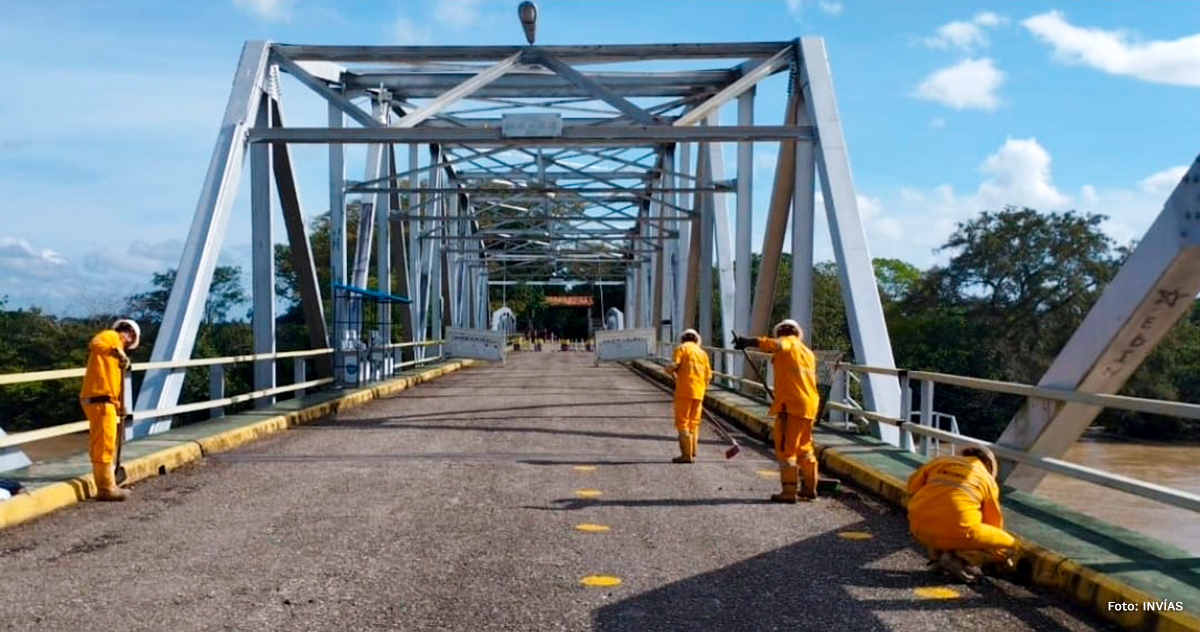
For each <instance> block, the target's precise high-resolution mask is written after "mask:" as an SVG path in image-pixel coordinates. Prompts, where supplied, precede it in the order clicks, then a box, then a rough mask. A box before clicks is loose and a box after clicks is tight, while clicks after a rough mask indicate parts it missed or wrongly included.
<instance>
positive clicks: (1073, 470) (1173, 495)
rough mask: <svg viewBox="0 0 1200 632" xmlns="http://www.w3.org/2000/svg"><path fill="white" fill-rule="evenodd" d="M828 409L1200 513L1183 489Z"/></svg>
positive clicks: (835, 405) (1199, 502)
mask: <svg viewBox="0 0 1200 632" xmlns="http://www.w3.org/2000/svg"><path fill="white" fill-rule="evenodd" d="M827 406H828V407H829V408H830V409H833V410H841V411H843V412H847V413H853V414H855V415H858V416H861V417H865V418H867V419H870V420H872V421H877V422H879V423H884V424H888V425H891V426H896V427H898V428H901V429H903V430H905V431H907V432H911V433H912V434H916V435H922V436H926V437H930V438H933V439H937V440H940V441H949V442H953V443H960V444H966V445H976V446H982V447H985V448H988V449H990V450H991V451H992V452H994V453H995V454H996V456H998V457H1000V458H1002V459H1007V460H1010V461H1015V462H1017V463H1022V464H1024V465H1030V466H1033V467H1036V468H1038V469H1042V470H1045V471H1047V472H1053V473H1055V474H1061V475H1063V476H1067V477H1070V478H1074V479H1078V480H1081V481H1086V482H1088V483H1092V484H1095V485H1100V486H1102V487H1107V488H1109V489H1116V490H1119V491H1123V492H1128V493H1130V494H1134V495H1137V496H1142V497H1144V498H1150V499H1152V500H1157V501H1159V502H1162V503H1165V504H1168V505H1171V506H1174V507H1179V508H1182V509H1188V510H1190V511H1195V512H1200V495H1196V494H1192V493H1190V492H1185V491H1183V490H1178V489H1173V488H1170V487H1165V486H1163V485H1158V484H1155V483H1150V482H1147V481H1142V480H1138V479H1135V478H1130V477H1128V476H1121V475H1120V474H1112V473H1109V472H1104V471H1102V470H1097V469H1095V468H1090V467H1087V466H1084V465H1078V464H1075V463H1071V462H1069V461H1063V460H1061V459H1054V458H1050V457H1045V456H1040V455H1037V454H1031V453H1028V452H1022V451H1020V450H1013V449H1012V448H1006V447H1004V446H1001V445H997V444H995V443H992V442H990V441H984V440H983V439H976V438H974V437H969V436H966V435H962V434H956V433H953V432H947V431H945V430H939V429H937V428H930V427H929V426H922V425H920V424H919V423H916V422H912V421H903V420H900V419H896V418H894V417H888V416H887V415H880V414H878V413H873V412H871V411H867V410H860V409H857V408H853V407H851V406H848V405H846V404H842V403H839V402H829V403H828V404H827Z"/></svg>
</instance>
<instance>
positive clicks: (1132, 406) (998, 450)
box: [659, 344, 1200, 512]
mask: <svg viewBox="0 0 1200 632" xmlns="http://www.w3.org/2000/svg"><path fill="white" fill-rule="evenodd" d="M664 348H665V349H666V350H667V353H666V354H664V353H663V349H664ZM704 349H705V350H706V351H708V352H710V353H712V354H714V355H720V356H725V357H726V358H728V357H730V356H732V355H733V354H738V355H740V354H741V352H740V351H735V350H733V349H723V348H717V347H705V348H704ZM669 354H670V345H669V344H662V345H660V346H659V356H660V358H661V359H665V360H668V361H669V360H670V355H669ZM867 373H875V374H879V375H892V376H895V377H896V378H898V379H899V380H900V393H901V410H900V416H899V417H891V416H888V415H884V414H880V413H878V412H874V411H870V410H866V409H865V408H864V407H863V406H862V405H861V404H859V403H858V402H857V401H855V399H854V397H853V396H852V392H853V390H854V387H853V385H854V384H855V383H857V382H858V374H867ZM714 375H718V376H721V377H722V378H724V379H725V381H726V382H729V383H732V384H737V385H739V386H741V385H753V386H754V387H756V388H757V389H762V388H763V385H762V383H761V382H758V381H756V380H750V379H747V378H743V377H740V376H736V375H732V374H727V373H718V372H716V371H714ZM766 379H768V380H769V379H771V378H770V376H767V377H766ZM747 383H748V384H747ZM935 384H945V385H952V386H958V387H963V388H969V389H974V390H980V391H987V392H992V393H1003V394H1008V395H1017V396H1020V397H1027V398H1035V399H1043V400H1049V401H1054V402H1073V403H1081V404H1088V405H1092V406H1097V407H1102V408H1113V409H1117V410H1127V411H1133V412H1141V413H1150V414H1156V415H1166V416H1174V417H1181V418H1184V419H1200V405H1197V404H1189V403H1182V402H1169V401H1163V400H1155V399H1143V398H1139V397H1128V396H1125V395H1108V394H1102V393H1085V392H1080V391H1068V390H1063V389H1052V388H1045V387H1041V386H1030V385H1028V384H1017V383H1014V382H1001V381H998V380H987V379H982V378H973V377H964V376H961V375H950V374H947V373H937V372H933V371H910V370H907V369H894V368H887V367H875V366H867V365H861V364H839V365H838V367H837V369H836V371H834V378H833V386H832V388H831V392H830V401H829V402H828V403H827V404H826V406H827V409H828V410H829V411H830V417H831V418H833V417H834V416H835V415H838V414H840V415H844V416H845V417H843V419H847V420H851V419H855V418H857V419H860V420H863V421H873V422H876V423H882V424H887V425H890V426H895V427H897V428H899V430H900V447H902V448H904V449H906V450H910V451H919V452H921V453H923V454H928V453H929V452H930V445H931V443H933V444H934V445H935V448H934V449H935V451H936V450H937V449H938V447H939V446H938V442H943V441H944V442H948V443H950V444H952V445H953V444H960V445H975V446H982V447H986V448H989V449H990V450H992V452H994V453H995V454H996V456H997V457H999V458H1002V459H1006V460H1009V461H1013V462H1016V463H1021V464H1024V465H1029V466H1032V467H1036V468H1038V469H1041V470H1045V471H1047V472H1052V473H1055V474H1060V475H1062V476H1066V477H1069V478H1073V479H1076V480H1081V481H1085V482H1088V483H1092V484H1095V485H1100V486H1102V487H1107V488H1109V489H1115V490H1119V491H1122V492H1127V493H1130V494H1134V495H1137V496H1141V497H1144V498H1149V499H1152V500H1156V501H1158V502H1161V503H1164V504H1167V505H1171V506H1173V507H1179V508H1181V509H1187V510H1190V511H1194V512H1200V495H1197V494H1193V493H1191V492H1187V491H1184V490H1180V489H1175V488H1171V487H1166V486H1163V485H1158V484H1156V483H1151V482H1148V481H1143V480H1139V479H1135V478H1131V477H1128V476H1122V475H1120V474H1114V473H1112V472H1105V471H1103V470H1098V469H1095V468H1091V467H1087V466H1084V465H1079V464H1077V463H1071V462H1069V461H1064V460H1062V459H1056V458H1051V457H1047V456H1042V455H1039V454H1034V453H1032V452H1025V451H1021V450H1015V449H1013V448H1008V447H1005V446H1002V445H998V444H995V443H992V442H990V441H985V440H983V439H978V438H975V437H971V436H968V435H964V434H961V433H959V432H953V431H947V430H943V429H941V428H939V427H937V426H938V425H940V424H939V423H938V422H939V421H940V419H939V415H941V416H943V417H946V416H945V415H944V414H943V413H938V412H935V411H934V410H933V396H934V385H935ZM914 389H916V390H917V391H919V392H920V400H919V401H920V408H919V409H918V410H913V390H914ZM957 425H958V424H957V420H954V423H953V424H952V425H951V428H952V429H955V430H956V429H957ZM914 435H916V436H918V437H920V438H921V441H920V446H919V447H917V446H915V445H914V442H913V436H914Z"/></svg>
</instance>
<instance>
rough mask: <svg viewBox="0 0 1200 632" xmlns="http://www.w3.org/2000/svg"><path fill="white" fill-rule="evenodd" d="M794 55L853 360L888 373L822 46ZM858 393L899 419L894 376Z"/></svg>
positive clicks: (886, 432)
mask: <svg viewBox="0 0 1200 632" xmlns="http://www.w3.org/2000/svg"><path fill="white" fill-rule="evenodd" d="M800 53H801V54H800V59H799V63H800V81H801V85H802V86H803V91H804V102H805V106H806V107H805V114H806V115H807V116H808V122H809V123H810V124H811V125H815V126H816V128H817V129H818V130H819V138H818V140H817V146H816V164H817V169H818V170H819V173H820V175H821V190H822V192H823V193H824V196H825V213H826V216H827V217H828V220H829V230H830V232H831V237H832V238H833V253H834V258H835V260H836V261H837V266H838V280H839V281H840V284H841V288H842V301H843V303H844V304H845V306H846V319H847V320H848V321H849V325H850V339H851V342H852V343H853V346H854V356H855V359H856V360H857V361H858V362H862V363H864V364H870V365H872V366H881V367H888V368H892V367H895V366H896V362H895V359H894V358H893V357H892V344H891V340H890V338H889V337H888V330H887V323H886V322H885V320H884V317H883V304H882V302H881V301H880V299H879V286H878V284H877V283H876V282H875V270H874V268H873V266H872V263H871V253H870V251H869V249H868V248H867V235H866V232H865V231H864V230H863V224H862V218H861V216H860V215H859V212H858V200H857V199H856V195H855V191H854V179H853V178H852V177H851V175H850V156H849V154H848V153H847V151H846V140H845V136H844V135H843V134H842V121H841V116H840V115H839V114H838V109H837V101H836V99H835V98H834V92H833V79H832V77H831V76H830V72H829V59H828V58H827V57H826V55H825V42H824V40H822V39H821V38H819V37H803V38H800ZM863 391H864V392H863V396H864V398H865V399H866V402H865V403H866V406H867V408H869V409H870V410H873V411H876V412H879V413H882V414H885V415H890V416H896V415H899V414H900V384H899V381H897V379H896V378H895V377H894V376H889V375H870V376H868V377H867V379H866V380H865V381H864V382H863ZM874 431H875V433H876V434H877V435H878V436H879V437H880V438H881V439H883V440H885V441H887V442H889V443H891V444H893V445H899V441H900V434H899V431H898V430H897V429H896V428H894V427H892V426H886V425H883V424H875V425H874Z"/></svg>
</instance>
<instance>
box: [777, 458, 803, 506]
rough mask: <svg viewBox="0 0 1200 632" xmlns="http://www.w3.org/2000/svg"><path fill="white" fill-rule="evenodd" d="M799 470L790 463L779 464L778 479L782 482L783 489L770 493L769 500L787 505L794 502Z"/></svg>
mask: <svg viewBox="0 0 1200 632" xmlns="http://www.w3.org/2000/svg"><path fill="white" fill-rule="evenodd" d="M799 478H800V470H799V468H797V467H796V466H795V465H792V464H791V463H780V464H779V481H780V482H781V483H783V491H781V492H780V493H778V494H771V500H772V501H773V502H777V503H784V504H787V505H794V504H796V483H798V482H799V480H798V479H799Z"/></svg>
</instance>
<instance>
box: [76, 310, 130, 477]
mask: <svg viewBox="0 0 1200 632" xmlns="http://www.w3.org/2000/svg"><path fill="white" fill-rule="evenodd" d="M117 349H124V343H123V342H122V341H121V335H120V334H118V333H117V332H115V331H113V330H111V329H106V330H104V331H102V332H100V333H98V334H96V336H95V337H94V338H92V341H91V342H90V343H88V363H87V369H86V371H85V372H84V375H83V388H82V389H80V391H79V398H80V399H81V400H86V399H87V398H90V397H108V398H109V401H108V402H102V403H83V404H82V406H83V412H84V414H85V415H86V416H87V419H88V422H89V423H90V427H89V431H88V456H89V457H90V459H91V461H92V469H93V473H94V474H96V475H97V476H99V477H100V478H107V475H106V474H105V473H104V470H105V468H106V467H107V466H108V465H109V464H111V463H112V462H113V454H114V452H115V451H116V447H117V415H118V414H119V413H121V412H123V411H122V410H121V409H122V402H121V400H120V397H121V380H122V372H121V362H120V360H119V359H118V358H117V356H116V354H115V353H114V351H115V350H117ZM109 472H111V470H109ZM100 478H97V480H96V483H97V484H98V485H101V486H103V483H106V482H110V483H112V484H113V485H114V486H115V484H116V483H115V481H102V480H100Z"/></svg>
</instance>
